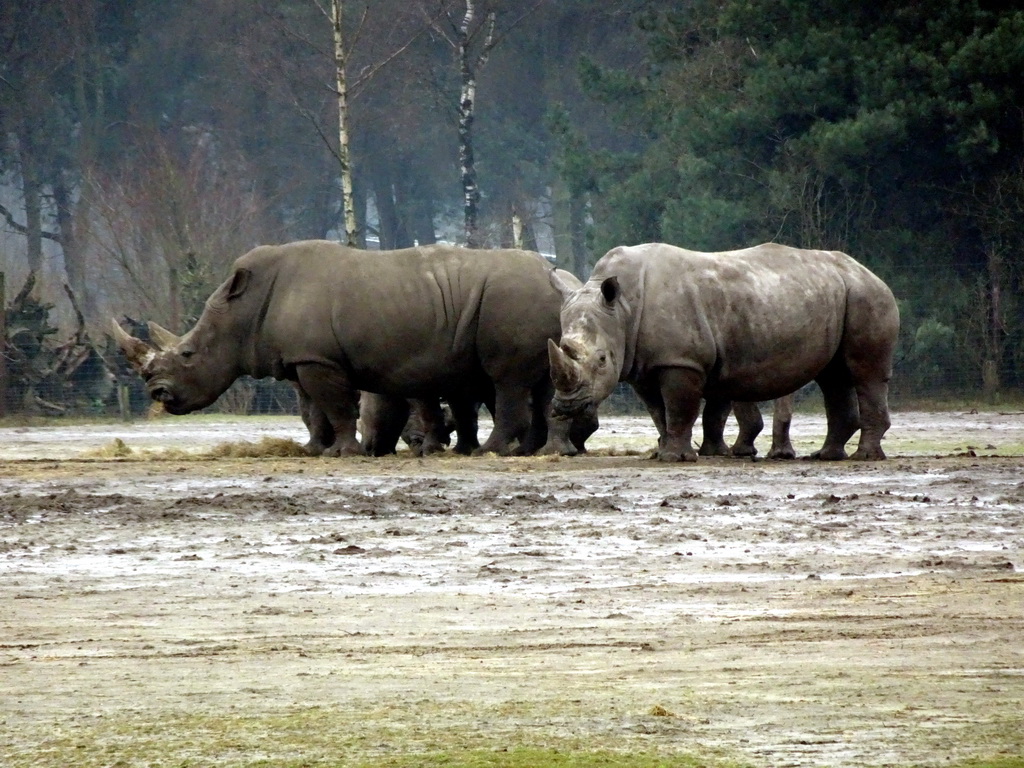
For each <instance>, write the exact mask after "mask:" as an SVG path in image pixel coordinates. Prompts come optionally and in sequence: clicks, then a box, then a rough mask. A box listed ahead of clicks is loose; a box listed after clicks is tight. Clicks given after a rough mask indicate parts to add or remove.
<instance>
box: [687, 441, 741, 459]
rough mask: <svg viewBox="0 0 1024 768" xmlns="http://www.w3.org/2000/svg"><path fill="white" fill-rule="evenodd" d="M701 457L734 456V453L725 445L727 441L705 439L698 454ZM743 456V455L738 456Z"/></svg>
mask: <svg viewBox="0 0 1024 768" xmlns="http://www.w3.org/2000/svg"><path fill="white" fill-rule="evenodd" d="M697 453H698V454H699V455H701V456H732V455H733V451H730V450H729V446H728V445H726V444H725V440H721V439H719V440H713V439H711V438H705V439H704V442H703V443H701V444H700V450H699V451H698V452H697ZM737 455H741V454H737Z"/></svg>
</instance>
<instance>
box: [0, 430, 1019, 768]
mask: <svg viewBox="0 0 1024 768" xmlns="http://www.w3.org/2000/svg"><path fill="white" fill-rule="evenodd" d="M796 421H797V423H796V424H795V426H794V432H795V436H796V440H795V443H796V444H797V448H798V451H799V452H800V453H801V454H806V453H807V452H808V451H809V450H811V449H812V447H814V446H815V445H816V444H818V443H819V442H820V439H821V436H822V435H823V433H824V424H823V420H822V419H821V418H820V417H816V416H813V415H811V416H807V415H801V414H798V416H797V420H796ZM653 434H654V433H653V427H652V426H651V425H650V424H649V422H647V420H645V419H641V418H635V419H628V418H619V419H606V420H605V423H604V426H603V427H602V430H601V431H600V432H599V433H598V434H597V435H595V438H594V440H593V441H592V442H593V446H594V448H595V450H594V451H593V452H592V454H591V455H589V456H586V457H582V458H576V459H560V460H552V459H543V458H509V459H503V458H496V457H480V458H473V459H464V458H456V457H451V456H441V457H431V458H427V459H415V458H412V457H410V456H407V455H404V456H403V455H401V454H400V455H399V456H397V457H391V458H385V459H376V460H373V459H346V460H337V459H335V460H330V459H311V458H249V459H246V458H210V457H209V456H208V455H207V454H206V452H207V451H209V450H210V448H211V447H212V446H213V445H215V444H216V443H221V442H227V441H238V440H242V439H244V440H251V441H256V440H259V439H261V438H279V439H280V438H283V439H295V440H300V441H301V440H302V439H303V435H302V429H301V424H299V422H298V420H297V419H262V420H258V419H251V420H238V419H235V420H216V419H213V418H211V417H202V418H191V417H189V418H182V419H161V420H158V421H152V422H140V423H137V424H132V425H124V426H102V427H93V426H89V427H69V428H59V427H47V428H45V429H43V428H19V429H14V428H7V429H3V430H0V437H2V440H0V701H2V705H0V765H3V766H8V767H11V768H13V767H14V766H34V765H42V766H50V765H176V766H177V765H219V766H229V765H249V764H254V763H256V762H257V760H266V761H267V763H260V764H271V765H272V764H275V761H285V760H295V759H296V758H304V759H308V761H309V763H310V764H314V763H315V762H316V761H317V760H325V759H328V758H330V759H334V760H335V761H338V762H341V761H343V759H351V760H357V759H373V758H374V756H377V758H379V760H380V762H381V764H386V760H387V757H388V756H389V755H393V754H398V753H408V752H414V751H420V750H433V749H451V748H453V747H456V746H457V747H466V746H481V747H486V748H494V749H501V748H504V747H511V746H515V745H521V744H531V745H555V746H566V747H574V748H580V747H582V748H594V749H596V748H610V749H621V750H651V751H658V752H663V753H692V754H697V755H703V756H706V757H708V758H709V759H711V760H714V759H718V758H725V759H733V760H736V761H739V762H741V763H744V764H749V765H756V766H765V767H768V766H770V767H772V768H776V767H778V766H823V765H827V766H869V765H870V766H876V765H893V764H899V765H911V764H916V765H933V764H934V765H942V764H945V763H946V762H947V761H948V760H950V759H954V760H956V759H962V758H965V757H971V756H991V755H1001V754H1011V755H1021V754H1024V714H1022V713H1024V642H1022V638H1024V573H1022V571H1024V473H1022V468H1024V458H1022V457H1024V414H1020V413H1003V414H1000V413H983V414H973V413H971V414H968V413H946V414H932V413H897V414H895V415H894V425H893V428H892V430H891V433H890V437H889V438H888V439H887V441H886V443H885V447H886V450H887V451H888V452H889V454H890V460H889V461H886V462H879V463H852V462H844V463H841V464H818V463H814V462H808V461H796V462H772V461H749V460H739V459H736V460H731V459H713V460H708V459H704V460H701V461H700V462H699V463H697V464H695V465H679V466H662V465H659V464H657V463H655V462H651V461H648V460H646V459H645V458H644V457H643V455H642V454H641V451H642V450H644V449H647V448H650V447H651V446H652V445H653V441H654V437H653ZM115 441H121V442H120V443H118V442H115ZM759 445H760V446H761V451H762V453H763V452H765V451H766V450H767V446H766V445H761V444H760V443H759ZM215 724H220V725H219V726H217V725H215ZM218 727H220V728H222V729H223V730H224V731H226V732H229V733H230V738H223V737H221V736H218V733H220V731H218ZM328 731H329V732H330V733H331V734H333V737H334V738H333V739H329V738H327V734H326V732H328ZM295 734H298V736H295ZM147 749H151V750H153V751H152V752H147V751H146V750H147ZM190 761H191V762H190Z"/></svg>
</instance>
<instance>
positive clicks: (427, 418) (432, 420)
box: [409, 397, 447, 456]
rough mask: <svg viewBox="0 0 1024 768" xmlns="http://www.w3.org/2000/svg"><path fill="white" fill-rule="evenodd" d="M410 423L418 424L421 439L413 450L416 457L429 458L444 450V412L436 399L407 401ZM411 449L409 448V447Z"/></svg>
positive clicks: (445, 435)
mask: <svg viewBox="0 0 1024 768" xmlns="http://www.w3.org/2000/svg"><path fill="white" fill-rule="evenodd" d="M409 405H410V406H411V408H410V411H411V413H410V418H409V421H410V423H412V422H418V423H417V425H416V428H417V430H418V431H419V432H420V433H421V435H422V437H421V439H420V441H419V446H418V447H417V448H416V449H414V450H413V453H415V454H416V455H417V456H429V455H430V454H432V453H440V452H441V451H443V450H444V446H445V438H446V437H447V434H445V432H444V412H443V411H442V410H441V401H440V400H439V399H438V398H436V397H435V398H431V399H430V400H411V401H409ZM410 447H411V446H410Z"/></svg>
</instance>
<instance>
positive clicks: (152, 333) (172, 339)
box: [148, 320, 181, 351]
mask: <svg viewBox="0 0 1024 768" xmlns="http://www.w3.org/2000/svg"><path fill="white" fill-rule="evenodd" d="M148 325H149V337H150V338H151V339H152V340H153V345H154V346H155V347H156V348H157V349H159V350H161V351H162V350H165V349H170V348H171V347H173V346H175V345H176V344H177V343H178V342H179V341H181V337H180V336H175V335H174V334H173V333H171V332H170V331H168V330H167V329H166V328H164V327H163V326H160V325H157V324H156V323H154V322H153V321H152V320H150V321H149V323H148Z"/></svg>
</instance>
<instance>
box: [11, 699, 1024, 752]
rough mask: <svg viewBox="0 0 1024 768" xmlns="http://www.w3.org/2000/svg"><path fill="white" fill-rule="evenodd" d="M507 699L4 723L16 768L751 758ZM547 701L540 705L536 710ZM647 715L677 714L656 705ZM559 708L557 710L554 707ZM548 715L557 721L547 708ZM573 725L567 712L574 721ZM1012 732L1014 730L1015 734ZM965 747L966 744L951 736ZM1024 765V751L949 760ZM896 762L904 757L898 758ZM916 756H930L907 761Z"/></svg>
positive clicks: (129, 714)
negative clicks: (542, 712)
mask: <svg viewBox="0 0 1024 768" xmlns="http://www.w3.org/2000/svg"><path fill="white" fill-rule="evenodd" d="M512 714H514V713H510V712H508V711H506V709H505V708H503V707H497V708H483V709H480V708H472V707H470V708H467V707H466V706H465V705H461V704H459V703H457V702H444V703H442V702H435V701H429V702H428V701H418V702H396V703H394V704H384V703H381V704H379V705H376V706H370V707H356V708H352V709H347V708H338V707H300V708H296V709H294V710H285V711H277V712H263V713H258V714H224V713H191V714H185V713H164V714H158V713H149V712H131V711H127V712H122V713H119V714H116V715H107V716H104V715H100V714H99V713H95V714H88V715H80V716H71V717H67V718H62V719H60V720H58V721H56V722H49V723H42V722H37V723H34V724H33V725H32V726H27V725H25V724H22V725H19V726H18V727H17V729H13V728H9V729H8V730H7V731H4V730H3V729H0V757H2V758H3V765H4V768H30V767H31V768H58V767H59V768H66V766H75V768H101V767H104V768H106V767H109V766H118V767H122V768H128V767H129V766H132V767H133V766H147V767H149V768H159V767H163V766H167V767H168V768H171V767H173V768H205V767H206V766H213V765H216V766H218V768H314V767H319V768H743V767H744V766H749V763H745V762H742V761H738V760H735V759H728V758H727V757H725V756H723V755H722V753H721V752H719V751H717V750H716V751H713V752H712V751H704V750H701V746H700V744H699V743H698V744H695V745H693V746H692V747H691V749H696V750H700V751H701V754H692V753H684V752H681V751H680V752H676V751H674V750H669V749H664V748H663V749H662V750H661V751H656V750H652V749H650V748H649V744H645V743H644V740H643V739H642V738H639V739H637V738H633V736H632V735H631V734H630V733H628V732H624V731H622V730H620V729H612V730H610V731H609V730H606V729H605V728H604V727H603V725H602V724H598V725H599V727H597V728H593V727H592V726H594V725H595V723H589V724H587V723H586V722H580V723H579V725H578V727H575V728H572V729H565V728H564V727H558V726H557V725H556V727H554V728H551V727H545V726H544V725H542V724H541V723H542V721H536V720H534V721H531V719H530V718H526V719H520V718H516V717H512V716H511V715H512ZM537 714H538V713H536V712H534V713H533V715H534V716H536V715H537ZM645 714H646V717H648V718H652V719H659V720H660V719H663V718H673V717H676V716H675V715H673V714H672V713H671V712H670V711H668V710H666V709H664V708H663V707H661V706H654V707H652V708H651V709H650V710H648V711H647V712H646V713H645ZM554 719H555V721H557V720H558V717H557V715H555V717H554ZM543 722H545V723H548V725H551V724H552V723H551V721H548V719H547V718H544V720H543ZM563 726H564V723H563ZM1011 743H1012V742H1011ZM951 746H953V747H954V749H955V746H956V744H955V743H954V744H953V745H951ZM943 764H944V765H946V766H947V767H948V768H1024V756H1012V755H1011V756H1000V757H987V758H977V759H971V760H966V761H965V760H961V761H958V762H953V761H950V762H948V763H946V762H944V763H943ZM887 765H889V766H890V768H891V766H892V764H890V763H887ZM906 768H919V767H918V766H914V765H912V764H909V763H908V764H907V766H906Z"/></svg>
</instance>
